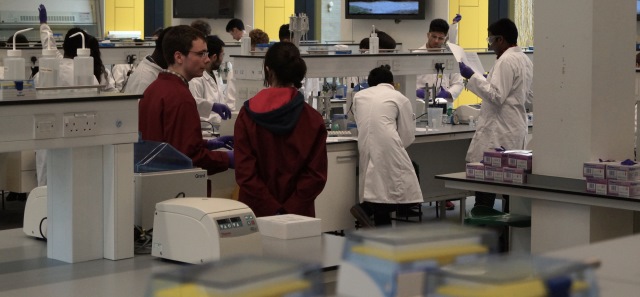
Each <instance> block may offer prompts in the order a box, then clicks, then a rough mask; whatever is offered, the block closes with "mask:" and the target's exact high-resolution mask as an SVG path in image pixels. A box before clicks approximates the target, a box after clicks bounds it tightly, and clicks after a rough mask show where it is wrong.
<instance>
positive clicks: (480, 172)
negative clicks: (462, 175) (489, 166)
mask: <svg viewBox="0 0 640 297" xmlns="http://www.w3.org/2000/svg"><path fill="white" fill-rule="evenodd" d="M465 171H466V173H467V178H475V179H484V164H482V163H480V162H475V163H467V167H466V170H465Z"/></svg>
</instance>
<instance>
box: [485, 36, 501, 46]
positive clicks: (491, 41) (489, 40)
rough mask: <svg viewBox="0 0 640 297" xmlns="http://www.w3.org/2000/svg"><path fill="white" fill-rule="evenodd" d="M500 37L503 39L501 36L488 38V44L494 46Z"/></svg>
mask: <svg viewBox="0 0 640 297" xmlns="http://www.w3.org/2000/svg"><path fill="white" fill-rule="evenodd" d="M498 37H502V36H500V35H491V36H489V37H487V43H488V44H493V43H494V42H496V39H498Z"/></svg>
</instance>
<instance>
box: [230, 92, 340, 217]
mask: <svg viewBox="0 0 640 297" xmlns="http://www.w3.org/2000/svg"><path fill="white" fill-rule="evenodd" d="M234 131H235V132H234V133H235V135H234V150H235V164H236V181H237V182H238V185H239V186H240V196H239V200H240V201H241V202H243V203H245V204H247V205H248V206H249V207H251V209H252V210H253V212H254V213H255V214H256V216H259V217H260V216H271V215H275V214H282V213H292V214H299V215H304V216H310V217H313V216H315V211H314V200H315V199H316V197H317V196H318V195H319V194H320V192H322V190H323V189H324V185H325V183H326V182H327V145H326V140H327V130H326V128H325V125H324V120H323V119H322V117H321V116H320V114H319V113H318V112H317V111H316V110H314V109H313V108H312V107H311V106H309V105H308V104H306V103H305V102H304V97H303V96H302V94H300V93H299V92H298V91H297V90H296V89H294V88H268V89H264V90H262V91H260V92H259V93H258V94H257V95H256V96H255V97H253V98H251V99H250V100H248V101H247V102H245V104H244V106H243V107H242V109H240V114H239V115H238V119H237V120H236V125H235V130H234Z"/></svg>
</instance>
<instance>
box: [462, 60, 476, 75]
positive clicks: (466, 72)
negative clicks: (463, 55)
mask: <svg viewBox="0 0 640 297" xmlns="http://www.w3.org/2000/svg"><path fill="white" fill-rule="evenodd" d="M474 73H475V72H473V69H471V68H469V66H467V65H465V64H464V62H460V75H462V77H464V78H466V79H470V78H471V76H473V74H474Z"/></svg>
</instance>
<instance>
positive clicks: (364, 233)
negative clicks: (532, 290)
mask: <svg viewBox="0 0 640 297" xmlns="http://www.w3.org/2000/svg"><path fill="white" fill-rule="evenodd" d="M484 236H493V234H492V233H491V232H490V231H488V230H487V229H480V228H472V227H467V226H460V225H455V224H449V223H436V224H429V227H428V228H425V226H420V225H415V226H406V227H404V226H403V227H402V228H376V229H361V230H357V231H354V232H352V233H349V234H347V238H348V239H349V240H353V241H365V240H366V241H368V242H377V243H380V244H386V245H390V246H402V245H413V244H418V243H436V242H438V241H450V240H454V239H463V238H479V237H484Z"/></svg>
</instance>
